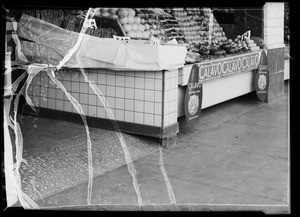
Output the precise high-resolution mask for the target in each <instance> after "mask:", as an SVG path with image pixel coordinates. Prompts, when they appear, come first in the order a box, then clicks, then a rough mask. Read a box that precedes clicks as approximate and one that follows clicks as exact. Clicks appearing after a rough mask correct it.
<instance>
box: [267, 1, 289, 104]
mask: <svg viewBox="0 0 300 217" xmlns="http://www.w3.org/2000/svg"><path fill="white" fill-rule="evenodd" d="M263 9H264V13H263V14H264V16H263V22H264V28H263V38H264V41H265V44H266V46H267V48H268V52H267V58H268V69H269V73H270V83H269V93H268V98H269V99H271V98H274V97H276V96H280V95H282V94H283V93H284V48H285V45H284V3H283V2H282V3H279V2H267V3H265V5H264V7H263Z"/></svg>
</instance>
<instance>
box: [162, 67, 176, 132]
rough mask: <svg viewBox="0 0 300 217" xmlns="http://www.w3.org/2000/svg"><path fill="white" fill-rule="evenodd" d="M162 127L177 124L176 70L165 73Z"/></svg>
mask: <svg viewBox="0 0 300 217" xmlns="http://www.w3.org/2000/svg"><path fill="white" fill-rule="evenodd" d="M164 73H165V86H164V121H163V123H164V127H165V126H168V125H172V124H174V123H176V122H177V107H178V106H177V104H178V70H173V71H165V72H164Z"/></svg>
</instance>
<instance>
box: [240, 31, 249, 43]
mask: <svg viewBox="0 0 300 217" xmlns="http://www.w3.org/2000/svg"><path fill="white" fill-rule="evenodd" d="M245 37H247V38H249V39H250V38H251V30H249V31H247V32H245V33H244V34H243V35H242V41H245Z"/></svg>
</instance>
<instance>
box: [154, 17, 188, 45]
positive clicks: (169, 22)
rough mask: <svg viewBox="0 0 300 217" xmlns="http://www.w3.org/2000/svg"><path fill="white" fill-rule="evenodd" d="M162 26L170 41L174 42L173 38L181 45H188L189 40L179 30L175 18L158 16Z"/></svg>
mask: <svg viewBox="0 0 300 217" xmlns="http://www.w3.org/2000/svg"><path fill="white" fill-rule="evenodd" d="M158 18H159V20H160V23H161V26H162V28H163V30H164V31H165V34H166V36H167V37H168V39H169V40H172V39H173V38H175V39H176V41H177V42H178V43H179V44H187V43H188V42H187V40H186V39H185V37H184V36H183V32H182V31H181V29H180V28H179V23H178V21H177V20H176V19H175V18H174V17H173V16H163V15H161V16H158Z"/></svg>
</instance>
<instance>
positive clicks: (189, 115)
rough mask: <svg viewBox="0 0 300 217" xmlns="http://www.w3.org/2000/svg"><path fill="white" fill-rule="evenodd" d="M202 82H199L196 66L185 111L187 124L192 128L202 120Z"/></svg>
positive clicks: (191, 76) (186, 94) (188, 88)
mask: <svg viewBox="0 0 300 217" xmlns="http://www.w3.org/2000/svg"><path fill="white" fill-rule="evenodd" d="M202 96H203V91H202V82H201V81H199V67H198V65H197V64H194V65H193V67H192V69H191V73H190V77H189V83H188V85H187V89H186V93H185V100H184V110H185V117H186V120H187V122H188V123H189V125H190V126H191V127H193V128H194V127H195V125H196V124H197V123H198V121H199V118H200V112H201V106H202Z"/></svg>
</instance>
